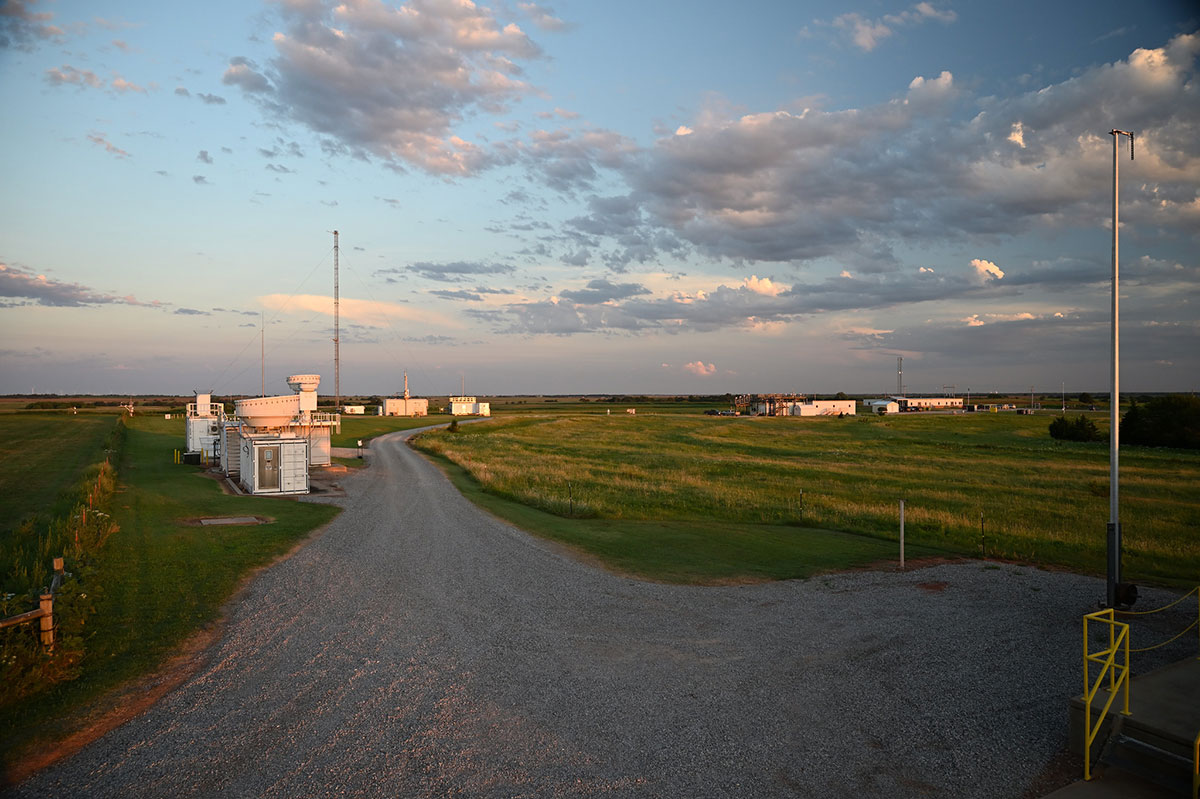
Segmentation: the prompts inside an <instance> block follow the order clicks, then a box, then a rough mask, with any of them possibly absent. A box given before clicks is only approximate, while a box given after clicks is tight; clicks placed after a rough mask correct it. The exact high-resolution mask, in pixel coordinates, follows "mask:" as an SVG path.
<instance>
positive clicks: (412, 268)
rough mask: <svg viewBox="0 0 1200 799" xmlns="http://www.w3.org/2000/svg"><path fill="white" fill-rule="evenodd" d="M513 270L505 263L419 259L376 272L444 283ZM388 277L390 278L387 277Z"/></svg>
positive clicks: (502, 273) (506, 272)
mask: <svg viewBox="0 0 1200 799" xmlns="http://www.w3.org/2000/svg"><path fill="white" fill-rule="evenodd" d="M513 271H515V270H514V268H513V267H511V266H507V265H505V264H485V263H476V262H468V261H453V262H451V263H445V264H435V263H431V262H428V261H419V262H417V263H414V264H410V265H409V266H407V267H402V268H393V269H381V270H379V271H378V272H376V274H380V275H400V274H404V273H412V274H415V275H418V276H420V277H423V278H426V279H427V280H439V281H442V282H444V283H453V282H456V281H459V280H461V279H463V278H464V277H467V276H468V275H505V274H510V273H512V272H513ZM389 279H390V278H389Z"/></svg>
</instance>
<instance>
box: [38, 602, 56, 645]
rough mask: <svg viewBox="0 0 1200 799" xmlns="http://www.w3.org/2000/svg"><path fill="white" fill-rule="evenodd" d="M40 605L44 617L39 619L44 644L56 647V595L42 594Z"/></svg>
mask: <svg viewBox="0 0 1200 799" xmlns="http://www.w3.org/2000/svg"><path fill="white" fill-rule="evenodd" d="M38 607H39V608H41V611H42V614H43V615H42V618H41V619H40V621H39V624H40V625H41V633H42V646H44V647H47V648H48V649H54V595H53V594H42V596H41V599H40V601H39V602H38Z"/></svg>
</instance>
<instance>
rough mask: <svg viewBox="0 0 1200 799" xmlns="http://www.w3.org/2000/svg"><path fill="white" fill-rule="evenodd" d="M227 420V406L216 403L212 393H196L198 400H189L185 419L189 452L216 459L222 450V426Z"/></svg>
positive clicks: (185, 433)
mask: <svg viewBox="0 0 1200 799" xmlns="http://www.w3.org/2000/svg"><path fill="white" fill-rule="evenodd" d="M224 421H225V406H224V405H223V404H222V403H219V402H217V403H214V402H213V401H212V394H200V393H197V394H196V401H195V402H189V403H188V406H187V416H186V417H185V421H184V437H185V440H186V449H185V450H184V452H187V453H188V454H194V453H197V452H199V453H203V455H204V456H205V457H206V458H211V459H215V458H216V457H217V455H218V453H219V451H220V440H221V433H220V426H221V423H222V422H224Z"/></svg>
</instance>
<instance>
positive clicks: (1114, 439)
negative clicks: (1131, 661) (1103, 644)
mask: <svg viewBox="0 0 1200 799" xmlns="http://www.w3.org/2000/svg"><path fill="white" fill-rule="evenodd" d="M1109 135H1111V136H1112V137H1113V194H1112V209H1113V210H1112V392H1111V394H1110V396H1109V425H1110V427H1111V430H1110V432H1109V436H1108V586H1107V588H1108V595H1107V599H1108V606H1109V607H1110V608H1111V607H1116V604H1117V585H1118V584H1119V583H1120V582H1121V509H1120V482H1119V478H1120V463H1119V457H1118V453H1119V451H1120V445H1121V414H1120V405H1121V316H1120V303H1121V291H1120V275H1121V269H1120V263H1121V262H1120V238H1121V216H1120V201H1119V200H1120V185H1121V182H1120V181H1121V167H1120V163H1121V162H1120V159H1119V158H1118V157H1117V151H1118V149H1119V148H1118V147H1117V145H1118V143H1119V141H1120V137H1121V136H1128V137H1129V158H1130V160H1132V159H1133V134H1132V133H1130V132H1129V131H1125V130H1115V129H1114V130H1110V131H1109Z"/></svg>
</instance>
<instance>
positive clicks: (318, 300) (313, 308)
mask: <svg viewBox="0 0 1200 799" xmlns="http://www.w3.org/2000/svg"><path fill="white" fill-rule="evenodd" d="M258 301H259V302H260V303H261V304H262V305H263V307H265V308H268V309H271V310H275V311H280V312H295V311H309V312H313V313H321V314H325V315H326V316H329V317H332V316H333V297H326V296H323V295H320V294H296V295H292V296H288V295H286V294H268V295H266V296H265V297H259V298H258ZM338 311H339V314H340V316H341V318H342V319H343V320H344V321H347V322H357V323H359V324H363V325H368V326H371V327H386V326H388V325H390V324H391V323H392V322H393V321H395V320H404V321H410V322H420V323H422V324H432V325H438V326H440V327H450V328H462V327H465V325H463V324H462V323H461V322H459V321H458V320H455V319H451V318H450V317H448V316H445V315H443V314H440V313H437V312H435V311H426V310H424V309H422V308H413V307H411V306H408V305H401V304H399V303H394V302H382V301H379V300H356V299H353V298H350V297H341V298H339V302H338Z"/></svg>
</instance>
